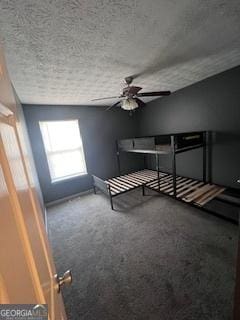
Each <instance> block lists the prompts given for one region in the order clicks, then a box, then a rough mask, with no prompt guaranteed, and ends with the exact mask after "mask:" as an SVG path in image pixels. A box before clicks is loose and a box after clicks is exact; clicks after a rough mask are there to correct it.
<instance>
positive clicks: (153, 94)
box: [136, 91, 171, 97]
mask: <svg viewBox="0 0 240 320" xmlns="http://www.w3.org/2000/svg"><path fill="white" fill-rule="evenodd" d="M170 94H171V91H153V92H142V93H138V94H137V95H136V96H137V97H158V96H169V95H170Z"/></svg>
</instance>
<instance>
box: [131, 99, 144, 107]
mask: <svg viewBox="0 0 240 320" xmlns="http://www.w3.org/2000/svg"><path fill="white" fill-rule="evenodd" d="M134 99H135V100H136V101H137V103H138V105H139V107H144V106H145V104H146V103H145V102H143V101H142V100H140V99H138V98H134Z"/></svg>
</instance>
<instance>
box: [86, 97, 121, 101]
mask: <svg viewBox="0 0 240 320" xmlns="http://www.w3.org/2000/svg"><path fill="white" fill-rule="evenodd" d="M116 98H121V97H119V96H116V97H105V98H99V99H92V100H91V101H98V100H106V99H116Z"/></svg>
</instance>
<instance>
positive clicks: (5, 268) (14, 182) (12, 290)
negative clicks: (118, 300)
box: [0, 104, 66, 320]
mask: <svg viewBox="0 0 240 320" xmlns="http://www.w3.org/2000/svg"><path fill="white" fill-rule="evenodd" d="M21 144H22V141H21V143H20V139H19V132H18V128H17V126H16V116H15V114H14V113H13V112H12V111H11V110H10V109H9V108H7V107H5V106H3V105H1V104H0V261H1V263H0V303H22V304H29V303H32V304H48V309H49V319H51V320H55V319H56V320H65V319H66V315H65V311H64V305H63V301H62V297H61V294H59V293H58V292H57V284H56V279H55V274H56V270H55V266H54V262H53V258H52V254H51V250H50V248H49V243H48V239H47V235H46V232H45V227H44V222H43V214H42V212H41V209H40V205H39V203H38V201H37V198H36V195H35V190H34V185H33V183H32V181H31V172H29V170H30V169H29V167H28V159H27V156H28V155H27V154H25V153H24V151H23V150H24V148H22V146H21Z"/></svg>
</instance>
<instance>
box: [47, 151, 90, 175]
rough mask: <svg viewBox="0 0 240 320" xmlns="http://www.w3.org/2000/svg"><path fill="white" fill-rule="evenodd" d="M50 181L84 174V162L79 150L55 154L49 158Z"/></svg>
mask: <svg viewBox="0 0 240 320" xmlns="http://www.w3.org/2000/svg"><path fill="white" fill-rule="evenodd" d="M49 162H50V163H49V164H50V166H51V171H52V179H55V180H56V179H59V177H66V176H74V175H77V174H83V173H86V167H85V162H84V159H83V157H82V152H80V150H76V151H67V152H64V153H56V154H52V155H50V156H49Z"/></svg>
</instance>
